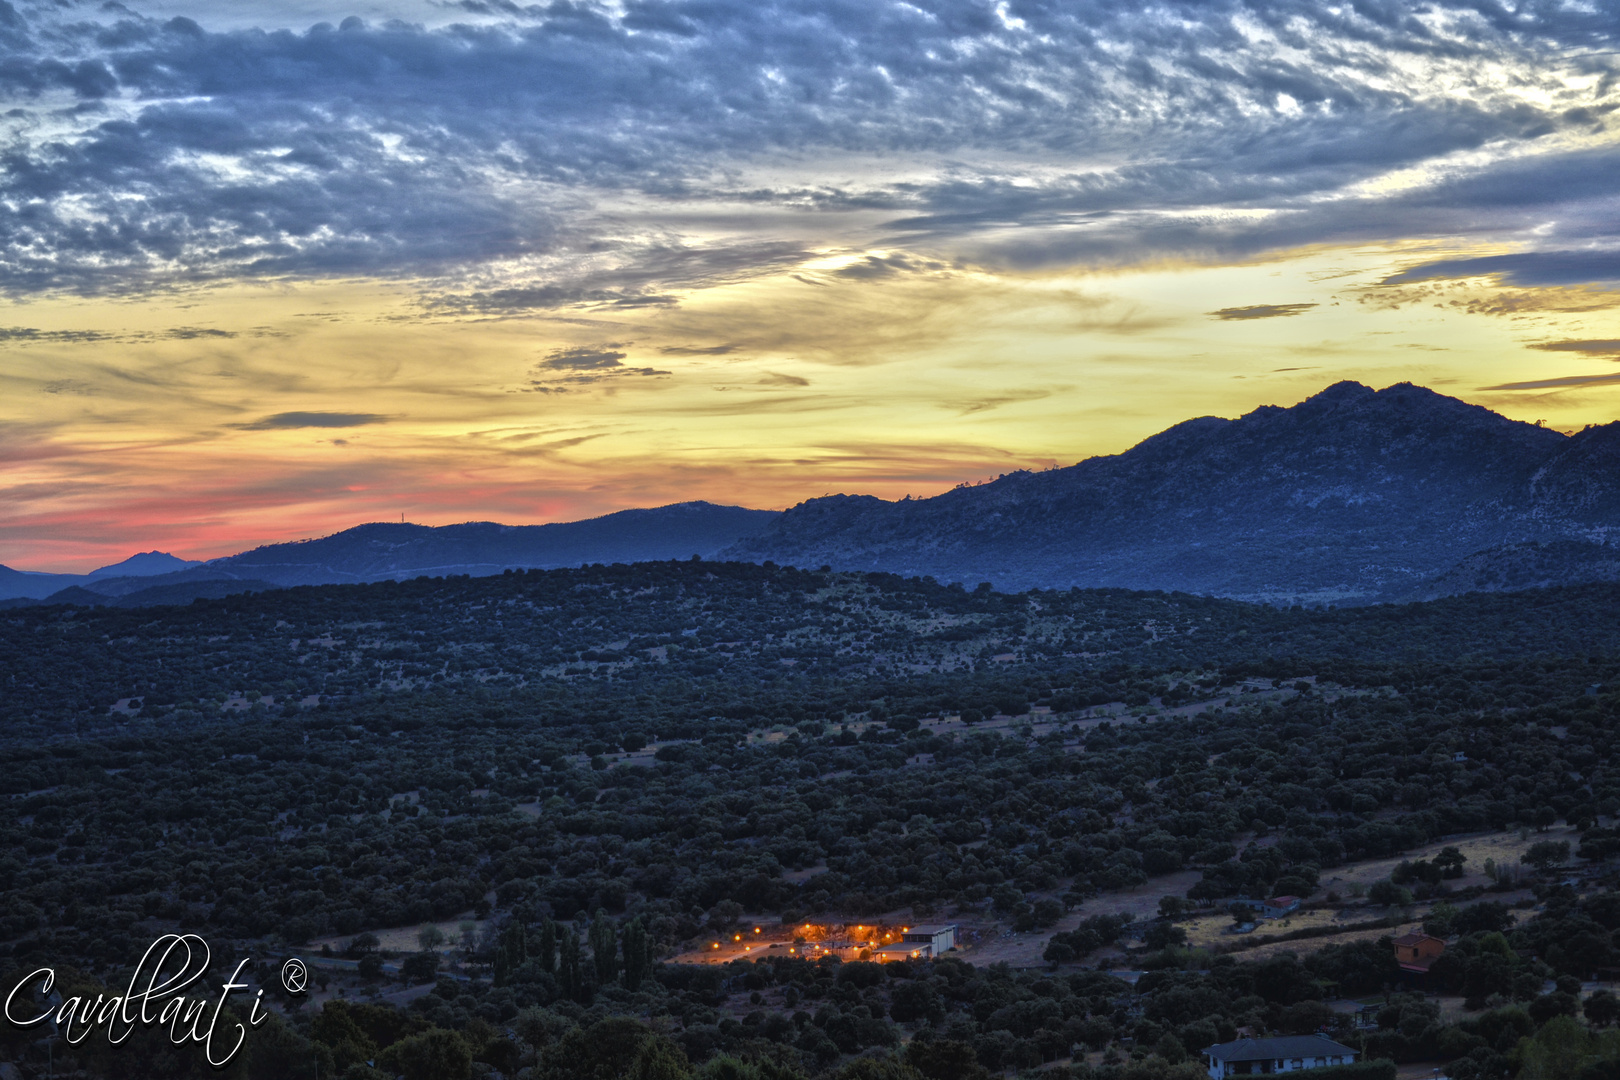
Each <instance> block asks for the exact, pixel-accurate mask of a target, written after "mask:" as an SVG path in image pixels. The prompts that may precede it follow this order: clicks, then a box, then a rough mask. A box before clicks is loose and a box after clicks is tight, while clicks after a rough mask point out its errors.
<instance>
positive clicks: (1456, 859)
mask: <svg viewBox="0 0 1620 1080" xmlns="http://www.w3.org/2000/svg"><path fill="white" fill-rule="evenodd" d="M1467 861H1468V856H1466V855H1464V854H1463V853H1462V852H1461V851H1459V850H1457V849H1456V848H1454V847H1450V846H1447V847H1443V848H1441V849H1440V854H1438V855H1436V856H1435V857H1434V865H1436V866H1438V867H1440V874H1441V876H1442V877H1447V878H1460V877H1462V876H1463V864H1464V863H1466V862H1467Z"/></svg>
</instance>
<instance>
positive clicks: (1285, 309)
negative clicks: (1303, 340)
mask: <svg viewBox="0 0 1620 1080" xmlns="http://www.w3.org/2000/svg"><path fill="white" fill-rule="evenodd" d="M1315 306H1316V305H1315V304H1254V305H1251V306H1250V307H1229V308H1221V309H1220V310H1219V311H1212V312H1210V313H1209V314H1210V317H1211V318H1214V319H1221V320H1222V321H1225V322H1241V321H1245V320H1248V319H1281V318H1286V317H1288V316H1290V315H1300V314H1303V313H1305V312H1307V311H1309V310H1311V308H1313V307H1315Z"/></svg>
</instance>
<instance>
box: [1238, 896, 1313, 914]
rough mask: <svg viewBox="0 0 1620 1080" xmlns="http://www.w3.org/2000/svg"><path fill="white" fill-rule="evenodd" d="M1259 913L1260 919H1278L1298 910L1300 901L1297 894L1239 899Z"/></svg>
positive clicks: (1241, 902)
mask: <svg viewBox="0 0 1620 1080" xmlns="http://www.w3.org/2000/svg"><path fill="white" fill-rule="evenodd" d="M1238 903H1240V904H1247V905H1249V906H1250V907H1252V908H1254V910H1255V911H1257V912H1259V913H1260V917H1261V918H1262V919H1280V918H1282V917H1283V916H1284V915H1291V914H1293V913H1294V912H1296V911H1298V910H1299V905H1300V904H1301V903H1302V901H1301V900H1300V898H1299V897H1297V896H1273V897H1272V898H1271V899H1270V900H1239V901H1238Z"/></svg>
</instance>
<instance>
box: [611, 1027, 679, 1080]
mask: <svg viewBox="0 0 1620 1080" xmlns="http://www.w3.org/2000/svg"><path fill="white" fill-rule="evenodd" d="M691 1075H692V1067H691V1065H690V1064H688V1062H687V1060H686V1053H685V1051H683V1050H682V1049H681V1048H680V1047H679V1046H677V1045H675V1043H673V1042H671V1041H670V1040H669V1039H666V1038H664V1037H663V1036H662V1035H654V1036H651V1037H650V1038H648V1039H647V1040H646V1041H645V1042H643V1043H642V1044H641V1049H640V1050H637V1051H636V1059H635V1061H633V1062H631V1063H630V1071H629V1072H628V1073H626V1074H625V1076H626V1080H687V1077H689V1076H691Z"/></svg>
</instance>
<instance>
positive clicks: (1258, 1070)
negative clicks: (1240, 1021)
mask: <svg viewBox="0 0 1620 1080" xmlns="http://www.w3.org/2000/svg"><path fill="white" fill-rule="evenodd" d="M1204 1057H1205V1058H1206V1059H1207V1060H1208V1062H1209V1075H1210V1076H1211V1077H1214V1080H1222V1078H1224V1077H1228V1076H1264V1075H1268V1074H1270V1073H1282V1072H1297V1071H1299V1070H1301V1069H1319V1068H1321V1067H1323V1066H1324V1065H1352V1064H1354V1063H1355V1060H1356V1051H1354V1050H1352V1049H1350V1047H1348V1046H1345V1045H1343V1044H1341V1043H1336V1042H1334V1041H1333V1040H1332V1039H1330V1038H1328V1037H1327V1036H1326V1035H1286V1036H1283V1037H1282V1038H1278V1039H1239V1040H1238V1041H1237V1042H1229V1043H1217V1044H1216V1045H1214V1046H1211V1047H1209V1048H1208V1049H1206V1050H1205V1051H1204Z"/></svg>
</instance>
